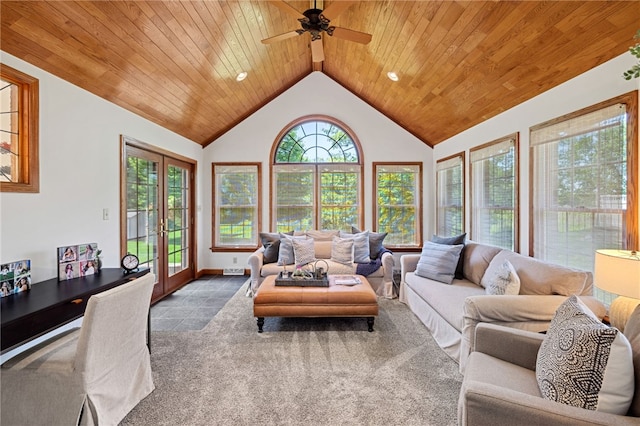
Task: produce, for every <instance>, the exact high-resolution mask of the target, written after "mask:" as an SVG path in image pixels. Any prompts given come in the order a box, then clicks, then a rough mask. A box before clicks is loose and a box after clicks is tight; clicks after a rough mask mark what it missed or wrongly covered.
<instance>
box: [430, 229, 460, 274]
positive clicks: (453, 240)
mask: <svg viewBox="0 0 640 426" xmlns="http://www.w3.org/2000/svg"><path fill="white" fill-rule="evenodd" d="M466 239H467V233H466V232H465V233H464V234H460V235H456V236H455V237H440V236H438V235H434V236H433V237H431V242H432V243H438V244H448V245H450V246H455V245H458V244H463V247H462V251H461V252H460V258H459V259H458V264H457V265H456V273H455V278H456V279H457V280H461V279H463V278H464V273H463V270H462V266H463V265H462V264H463V261H464V256H463V254H464V242H465V240H466Z"/></svg>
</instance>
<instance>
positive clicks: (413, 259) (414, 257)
mask: <svg viewBox="0 0 640 426" xmlns="http://www.w3.org/2000/svg"><path fill="white" fill-rule="evenodd" d="M418 261H420V255H419V254H403V255H402V256H400V294H398V299H399V300H400V302H402V303H405V304H407V303H408V301H407V294H406V289H405V285H406V284H405V276H406V275H407V273H409V272H414V271H415V270H416V268H417V267H418Z"/></svg>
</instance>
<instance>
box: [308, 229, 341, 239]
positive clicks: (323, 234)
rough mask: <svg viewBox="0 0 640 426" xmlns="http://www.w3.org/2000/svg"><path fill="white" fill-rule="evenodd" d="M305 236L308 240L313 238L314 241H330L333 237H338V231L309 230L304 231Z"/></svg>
mask: <svg viewBox="0 0 640 426" xmlns="http://www.w3.org/2000/svg"><path fill="white" fill-rule="evenodd" d="M305 235H306V236H307V237H308V238H313V239H314V240H315V241H331V240H333V237H337V236H338V235H339V231H338V230H322V231H317V230H309V231H305Z"/></svg>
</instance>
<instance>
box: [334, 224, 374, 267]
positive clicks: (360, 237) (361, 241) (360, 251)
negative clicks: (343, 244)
mask: <svg viewBox="0 0 640 426" xmlns="http://www.w3.org/2000/svg"><path fill="white" fill-rule="evenodd" d="M340 238H349V239H352V240H353V261H354V262H355V263H370V262H371V258H370V257H369V231H363V232H359V233H357V234H349V233H348V232H344V231H340Z"/></svg>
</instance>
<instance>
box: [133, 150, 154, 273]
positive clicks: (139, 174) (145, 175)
mask: <svg viewBox="0 0 640 426" xmlns="http://www.w3.org/2000/svg"><path fill="white" fill-rule="evenodd" d="M158 167H159V164H158V163H157V162H155V161H151V160H146V159H144V158H138V157H133V156H127V252H129V253H133V254H135V255H136V256H138V258H139V259H140V266H141V267H148V268H149V269H150V270H151V271H152V272H153V273H154V274H156V275H157V274H158V270H157V268H158V217H159V206H158V190H159V188H158Z"/></svg>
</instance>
